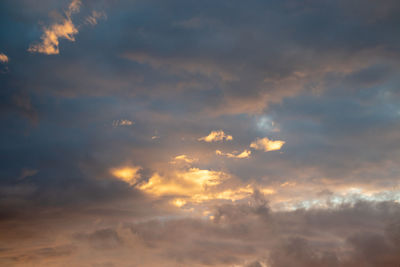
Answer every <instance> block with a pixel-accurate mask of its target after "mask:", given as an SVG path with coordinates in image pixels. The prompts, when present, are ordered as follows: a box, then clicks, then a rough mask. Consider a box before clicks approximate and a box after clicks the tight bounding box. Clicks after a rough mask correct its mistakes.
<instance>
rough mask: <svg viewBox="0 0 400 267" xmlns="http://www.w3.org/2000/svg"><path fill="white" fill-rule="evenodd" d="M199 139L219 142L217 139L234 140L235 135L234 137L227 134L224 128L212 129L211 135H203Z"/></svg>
mask: <svg viewBox="0 0 400 267" xmlns="http://www.w3.org/2000/svg"><path fill="white" fill-rule="evenodd" d="M197 140H199V141H205V142H208V143H210V142H217V141H223V140H226V141H231V140H233V137H232V135H228V134H225V132H224V131H222V130H218V131H211V132H210V134H209V135H207V136H204V137H201V138H199V139H197Z"/></svg>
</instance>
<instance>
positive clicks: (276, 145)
mask: <svg viewBox="0 0 400 267" xmlns="http://www.w3.org/2000/svg"><path fill="white" fill-rule="evenodd" d="M284 144H285V141H281V140H275V141H274V140H270V139H268V137H264V138H257V139H256V140H255V141H254V142H252V143H251V144H250V147H251V148H254V149H256V150H264V151H265V152H268V151H274V150H280V149H281V148H282V146H283V145H284Z"/></svg>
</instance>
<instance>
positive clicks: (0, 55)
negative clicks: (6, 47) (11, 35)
mask: <svg viewBox="0 0 400 267" xmlns="http://www.w3.org/2000/svg"><path fill="white" fill-rule="evenodd" d="M0 62H1V63H7V62H8V56H7V55H6V54H3V53H0Z"/></svg>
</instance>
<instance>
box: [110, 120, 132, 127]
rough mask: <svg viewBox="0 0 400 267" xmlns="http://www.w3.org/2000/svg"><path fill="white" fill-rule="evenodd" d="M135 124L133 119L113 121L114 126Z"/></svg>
mask: <svg viewBox="0 0 400 267" xmlns="http://www.w3.org/2000/svg"><path fill="white" fill-rule="evenodd" d="M133 124H135V123H134V122H133V121H130V120H115V121H113V123H112V125H113V126H114V127H119V126H130V125H133Z"/></svg>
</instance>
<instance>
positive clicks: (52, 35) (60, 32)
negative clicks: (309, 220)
mask: <svg viewBox="0 0 400 267" xmlns="http://www.w3.org/2000/svg"><path fill="white" fill-rule="evenodd" d="M80 5H81V1H80V0H73V1H72V2H71V4H70V5H69V7H68V10H67V11H66V12H65V18H64V19H63V21H62V22H61V23H55V24H53V25H51V26H50V27H48V28H46V27H45V28H44V33H43V35H42V37H41V39H42V42H41V43H38V44H32V45H31V46H30V47H29V49H28V51H29V52H32V53H34V52H36V53H43V54H47V55H56V54H59V53H60V50H59V48H58V45H59V39H60V38H64V39H67V40H69V41H71V42H74V41H75V37H74V35H76V34H77V33H78V29H77V28H76V27H75V25H74V23H73V22H72V19H71V16H72V14H74V13H77V12H79V8H80Z"/></svg>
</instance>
